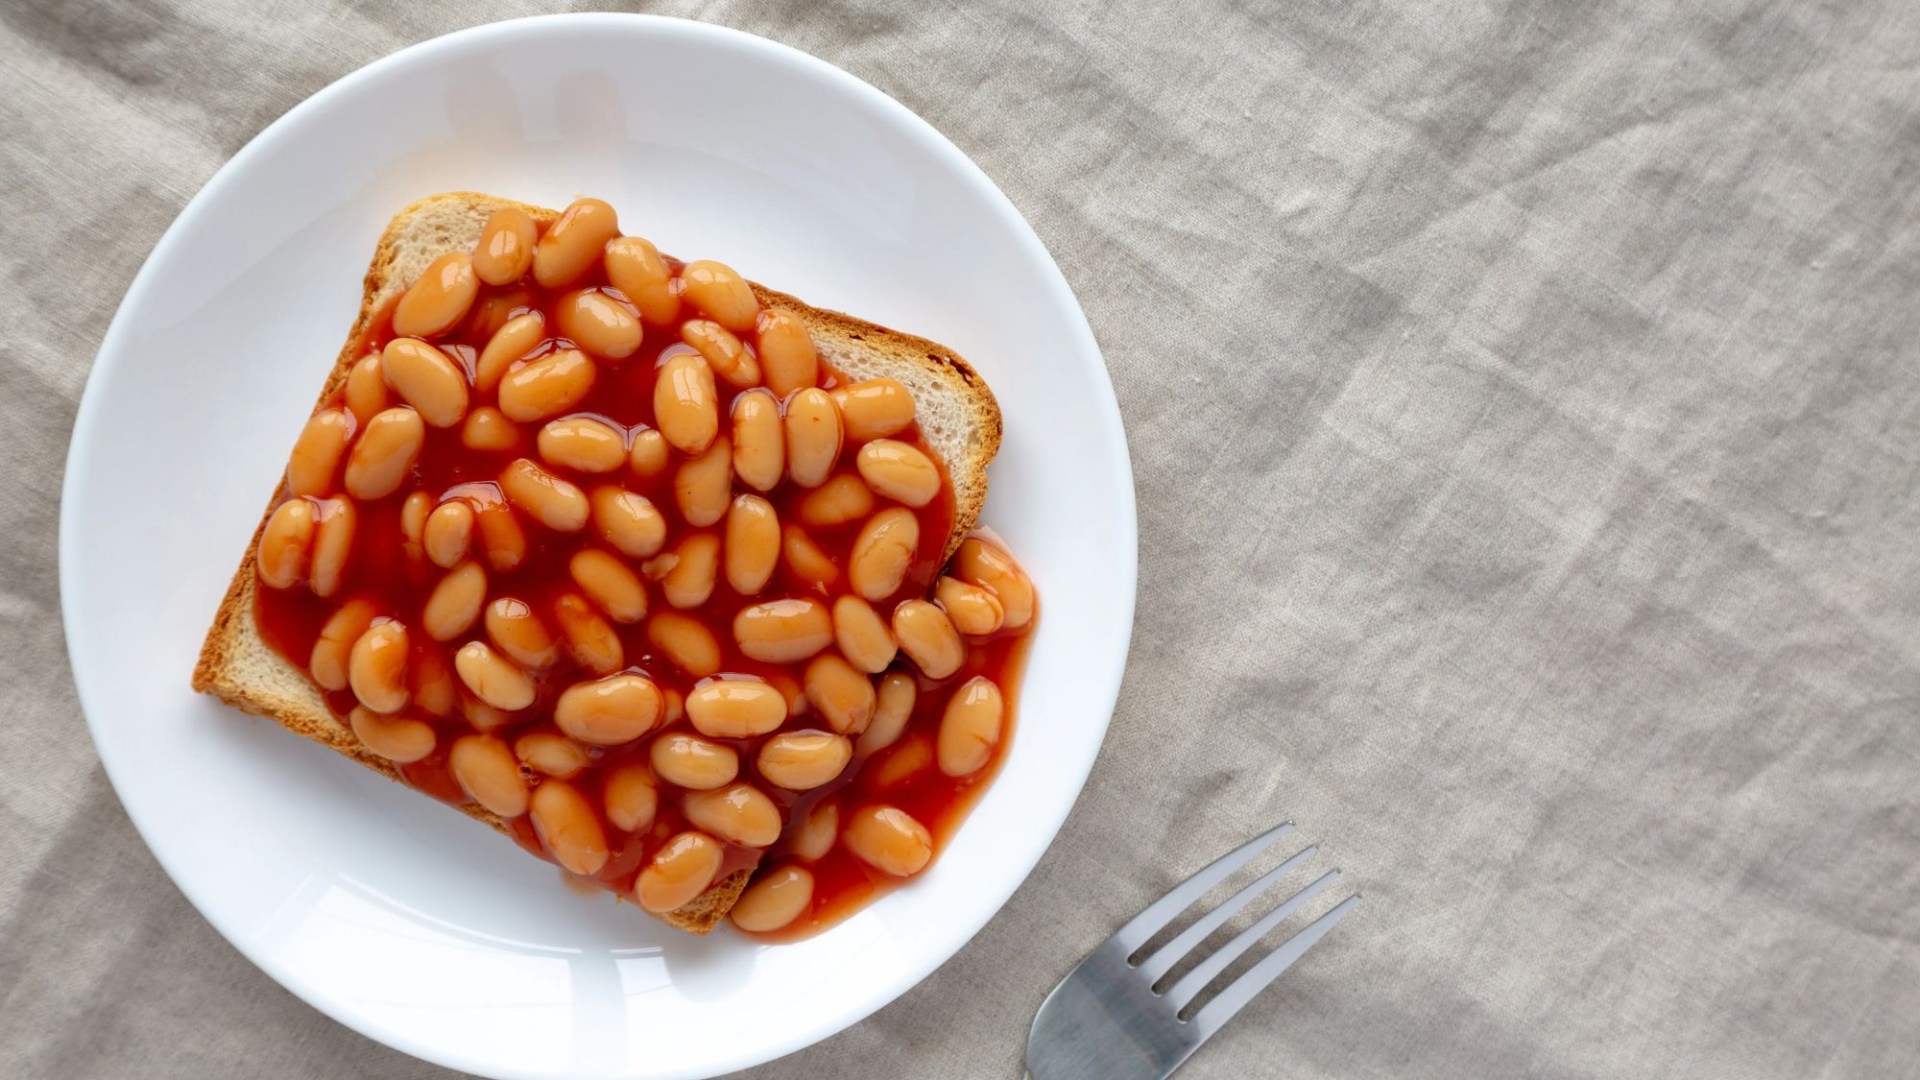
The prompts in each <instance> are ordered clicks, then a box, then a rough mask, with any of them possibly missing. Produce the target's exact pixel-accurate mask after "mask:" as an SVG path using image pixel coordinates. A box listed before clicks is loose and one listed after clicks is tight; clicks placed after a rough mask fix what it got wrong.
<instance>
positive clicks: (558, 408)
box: [500, 349, 596, 424]
mask: <svg viewBox="0 0 1920 1080" xmlns="http://www.w3.org/2000/svg"><path fill="white" fill-rule="evenodd" d="M595 371H596V369H595V368H594V365H593V361H591V360H589V359H587V354H586V353H583V352H581V351H580V350H578V349H561V350H560V351H559V352H554V353H548V354H547V355H545V356H542V357H540V358H539V359H538V360H529V361H528V362H527V363H525V364H523V365H521V366H520V367H517V368H513V369H511V370H509V371H508V372H507V373H506V375H504V376H503V377H502V378H501V379H500V411H501V412H503V413H505V414H507V418H508V419H509V420H516V421H518V422H520V423H522V424H526V423H532V422H534V421H537V420H546V419H548V418H550V417H554V416H559V415H560V414H561V413H563V412H566V411H567V410H569V409H571V408H573V407H574V406H575V405H578V404H580V403H581V402H582V401H585V400H586V397H587V394H588V393H590V392H591V391H592V390H593V381H594V378H595Z"/></svg>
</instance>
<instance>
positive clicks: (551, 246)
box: [533, 199, 620, 289]
mask: <svg viewBox="0 0 1920 1080" xmlns="http://www.w3.org/2000/svg"><path fill="white" fill-rule="evenodd" d="M619 235H620V220H619V215H618V214H616V213H614V210H613V207H611V206H608V205H607V204H606V203H604V202H602V201H600V200H599V199H576V200H574V202H573V203H572V204H571V205H569V206H568V207H567V208H566V209H565V210H564V211H562V212H561V214H560V218H559V220H558V221H555V222H554V223H553V225H552V227H550V228H548V229H547V235H545V236H543V237H541V238H540V240H539V242H538V243H536V244H534V246H533V279H534V280H535V281H537V282H539V283H540V287H541V288H543V289H559V288H564V287H565V286H568V285H571V284H573V283H574V282H576V281H578V280H580V276H581V275H582V274H585V273H586V272H587V268H588V267H590V266H592V265H594V264H595V263H597V262H599V261H600V258H601V253H602V251H604V250H605V248H606V246H607V242H608V241H609V240H612V239H613V238H614V237H616V236H619Z"/></svg>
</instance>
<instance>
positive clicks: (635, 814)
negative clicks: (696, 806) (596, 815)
mask: <svg viewBox="0 0 1920 1080" xmlns="http://www.w3.org/2000/svg"><path fill="white" fill-rule="evenodd" d="M604 795H605V798H606V801H607V820H608V821H610V822H612V823H613V827H614V828H616V829H619V830H620V831H621V832H630V833H631V832H640V831H642V830H644V829H646V828H647V827H648V826H649V825H652V824H653V816H654V814H656V813H658V812H659V809H660V789H659V788H657V787H655V786H654V783H653V774H652V773H650V772H648V771H647V768H646V766H644V765H622V766H619V767H618V768H615V769H613V770H611V771H610V772H608V773H607V779H606V784H605V791H604Z"/></svg>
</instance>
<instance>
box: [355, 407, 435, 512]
mask: <svg viewBox="0 0 1920 1080" xmlns="http://www.w3.org/2000/svg"><path fill="white" fill-rule="evenodd" d="M426 441H427V426H426V424H425V423H423V422H422V421H421V419H420V414H419V413H417V412H414V411H413V410H412V409H408V408H397V409H385V410H382V411H381V412H377V413H375V414H373V417H372V419H370V420H368V421H367V426H366V427H365V428H364V429H363V430H362V431H361V432H360V437H359V438H358V439H356V440H354V444H353V449H352V450H351V451H350V452H348V454H347V477H346V482H347V493H348V494H350V495H352V496H353V497H354V498H356V499H368V500H370V499H384V498H386V497H387V496H388V495H391V494H393V493H394V492H396V491H398V490H400V485H401V484H403V483H405V482H406V479H407V474H408V473H410V472H412V471H413V466H414V462H416V461H418V460H419V459H420V448H421V447H422V446H424V445H425V444H426Z"/></svg>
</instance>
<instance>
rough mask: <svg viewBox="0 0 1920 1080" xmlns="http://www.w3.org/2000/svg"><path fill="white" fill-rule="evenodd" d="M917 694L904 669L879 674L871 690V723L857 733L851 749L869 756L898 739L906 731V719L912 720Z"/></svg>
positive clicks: (916, 688)
mask: <svg viewBox="0 0 1920 1080" xmlns="http://www.w3.org/2000/svg"><path fill="white" fill-rule="evenodd" d="M919 696H920V691H919V687H917V686H916V685H915V684H914V681H913V676H911V675H909V674H907V673H906V672H904V671H889V672H887V673H886V674H885V675H883V676H881V677H880V686H879V688H878V689H876V690H875V691H874V705H873V722H872V723H870V724H868V725H867V730H865V731H863V732H861V733H860V740H859V742H857V743H855V744H854V746H855V749H857V750H858V751H859V752H860V754H861V755H862V756H870V755H872V754H876V753H878V752H880V751H882V750H885V749H886V748H887V747H889V746H892V745H893V744H894V743H896V742H899V741H900V736H901V735H903V734H905V733H906V730H907V721H909V720H911V719H913V706H914V703H915V701H917V700H918V699H919Z"/></svg>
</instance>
